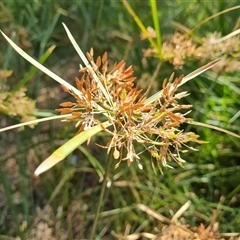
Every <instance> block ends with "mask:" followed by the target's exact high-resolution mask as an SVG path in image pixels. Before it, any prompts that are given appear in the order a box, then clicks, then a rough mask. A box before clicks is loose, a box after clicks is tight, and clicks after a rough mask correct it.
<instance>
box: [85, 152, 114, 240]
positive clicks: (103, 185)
mask: <svg viewBox="0 0 240 240" xmlns="http://www.w3.org/2000/svg"><path fill="white" fill-rule="evenodd" d="M112 159H113V155H112V149H111V151H110V152H109V154H108V160H107V168H106V171H105V174H104V179H103V183H102V188H101V192H100V196H99V199H98V203H97V211H96V214H95V218H94V222H93V228H92V231H91V235H90V238H89V239H90V240H93V239H94V236H95V234H96V227H97V223H98V218H99V214H100V210H101V205H102V202H103V196H104V193H105V190H106V186H107V180H108V176H109V173H110V169H111V163H112Z"/></svg>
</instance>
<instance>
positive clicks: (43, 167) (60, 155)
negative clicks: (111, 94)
mask: <svg viewBox="0 0 240 240" xmlns="http://www.w3.org/2000/svg"><path fill="white" fill-rule="evenodd" d="M110 125H111V123H110V122H109V121H106V122H104V123H100V124H98V125H96V126H94V127H92V128H90V129H88V130H85V131H84V132H82V133H80V134H78V135H77V136H75V137H73V138H71V139H70V140H69V141H67V142H66V143H64V144H63V145H62V146H61V147H59V148H58V149H57V150H56V151H55V152H54V153H52V155H51V156H49V157H48V158H47V159H46V160H45V161H44V162H42V163H41V164H40V165H39V166H38V168H37V169H36V170H35V172H34V174H35V175H36V176H38V175H39V174H41V173H43V172H45V171H47V170H49V169H50V168H52V167H53V166H54V165H56V164H57V163H59V162H60V161H62V160H63V159H64V158H65V157H67V156H68V155H69V154H70V153H71V152H72V151H74V150H75V149H76V148H77V147H78V146H79V145H81V144H82V143H84V142H85V141H87V140H88V139H89V138H90V137H92V136H93V135H95V134H97V133H98V132H100V131H102V130H103V128H107V127H109V126H110Z"/></svg>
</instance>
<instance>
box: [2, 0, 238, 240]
mask: <svg viewBox="0 0 240 240" xmlns="http://www.w3.org/2000/svg"><path fill="white" fill-rule="evenodd" d="M237 2H238V1H203V2H202V1H194V2H192V1H158V2H157V3H158V16H159V21H160V27H161V36H162V41H163V42H167V41H170V39H171V38H172V37H173V36H174V34H175V33H176V32H178V33H181V34H185V33H186V32H188V30H190V29H194V27H196V26H197V25H198V24H199V23H201V22H203V21H204V20H206V22H205V23H203V24H202V25H200V26H199V27H198V28H196V29H195V30H194V31H193V32H192V34H191V35H190V37H189V39H190V40H191V41H193V42H195V44H196V46H198V47H202V50H201V51H202V52H201V53H202V55H201V56H203V55H204V56H205V57H204V58H203V57H199V56H197V55H191V56H186V58H185V59H184V63H183V64H182V65H180V66H178V65H176V64H175V65H174V64H172V63H171V61H170V62H169V61H165V62H162V64H161V67H160V70H159V71H158V72H157V76H156V77H155V81H154V84H152V88H151V92H152V93H153V92H156V91H157V90H158V89H161V85H162V82H163V80H164V79H165V78H169V76H170V75H171V73H172V72H175V75H176V76H180V75H181V74H188V73H190V72H192V71H193V70H195V69H197V68H198V67H200V66H201V65H203V64H205V63H207V62H209V61H211V60H214V59H216V58H219V57H222V58H224V59H225V62H223V63H222V65H221V67H219V68H216V69H213V70H212V71H208V72H207V73H205V74H202V75H201V76H199V77H197V78H195V79H194V80H192V81H190V82H189V83H187V84H186V85H184V86H182V87H181V89H183V90H186V91H188V92H190V93H191V95H190V96H188V97H187V98H186V99H185V101H187V102H186V103H190V104H192V105H193V110H192V112H191V114H190V117H192V118H194V120H196V121H199V122H204V123H210V124H213V125H216V126H219V127H222V128H225V129H228V130H231V131H234V132H235V133H237V134H239V133H240V130H239V124H240V119H239V106H240V97H239V95H240V86H239V83H240V81H239V75H240V74H239V66H240V64H239V53H240V43H239V37H236V36H235V37H234V40H232V42H230V43H229V42H228V44H226V42H224V43H223V44H222V45H221V46H220V47H219V48H220V49H221V51H220V50H219V48H218V49H217V50H216V49H213V48H208V45H207V44H206V43H207V42H206V41H205V39H206V38H207V39H208V37H209V36H210V35H209V34H212V35H211V36H214V35H213V34H214V33H215V36H219V38H221V37H223V36H226V35H227V34H229V33H231V32H233V31H235V30H237V29H238V28H239V25H240V18H239V11H240V10H239V8H238V9H237V8H236V9H235V10H232V11H229V12H226V13H224V14H221V15H217V16H215V17H214V18H212V19H209V20H208V17H210V16H212V15H214V14H217V13H219V12H221V11H223V10H226V9H229V8H231V7H234V6H237ZM129 3H130V4H131V6H132V8H133V9H134V11H135V12H136V14H137V15H138V16H139V18H140V19H141V21H142V22H143V23H144V25H145V26H146V27H147V26H151V27H153V21H152V12H151V8H150V5H149V2H148V1H138V0H136V1H129ZM61 22H64V23H65V24H66V25H67V26H68V28H69V29H70V30H71V32H72V34H73V35H74V37H75V39H76V40H77V42H78V44H79V45H80V46H81V48H82V50H83V51H84V52H86V51H89V49H90V48H91V47H93V49H94V51H95V56H98V55H102V54H103V53H104V52H105V51H107V52H108V59H109V62H110V65H112V64H114V63H115V62H119V61H120V60H122V59H124V60H125V61H126V62H127V64H128V65H133V67H134V70H135V76H137V84H139V86H140V87H141V88H144V89H147V87H148V86H149V82H150V79H151V78H152V76H153V75H154V72H155V70H156V68H157V65H158V63H159V62H160V60H159V58H156V57H148V58H146V57H144V55H143V49H148V48H149V47H150V44H149V42H148V41H147V40H144V41H142V40H141V38H140V33H141V31H140V29H139V28H138V26H137V24H136V23H135V22H134V20H133V18H132V16H131V15H130V14H129V13H128V11H127V10H126V8H125V7H124V5H123V3H122V2H121V1H116V0H108V1H104V0H101V1H93V0H89V1H54V0H51V1H46V2H45V3H44V4H43V2H42V1H32V2H31V1H28V2H26V1H5V0H3V1H1V3H0V28H1V30H2V31H3V32H4V33H5V34H7V35H8V36H9V37H10V38H11V39H12V40H13V41H14V42H16V43H17V44H18V45H19V46H20V47H21V48H22V49H24V50H25V51H26V52H27V53H28V54H30V55H31V56H33V57H34V58H35V59H40V58H41V57H42V56H45V58H48V59H47V60H46V59H42V61H43V62H44V65H45V66H47V67H48V68H50V69H51V70H52V71H53V72H56V73H57V74H58V75H59V76H61V77H62V78H63V79H65V80H67V81H68V82H69V83H73V84H74V79H75V77H78V76H80V73H79V64H80V59H79V58H78V56H77V54H76V53H75V51H74V49H73V47H72V45H71V44H70V41H69V40H68V37H67V35H66V33H65V31H64V28H63V27H62V24H61ZM188 33H189V32H188ZM218 33H219V34H220V35H216V34H218ZM188 36H189V35H188ZM180 40H181V39H180ZM180 40H179V41H180ZM0 43H1V44H0V63H1V65H0V69H1V72H0V111H1V119H0V124H1V128H2V127H5V126H9V125H12V124H15V123H18V122H19V121H27V120H29V119H32V118H33V117H43V116H50V115H51V114H52V113H55V112H54V109H56V108H58V107H59V103H61V102H64V101H66V100H67V99H70V97H69V96H68V94H66V93H64V92H63V91H62V89H61V87H60V86H59V85H58V84H56V83H55V82H53V81H52V80H51V79H49V78H48V77H47V76H46V75H44V74H42V73H41V72H39V71H34V69H33V68H32V66H31V65H30V64H29V63H28V62H26V61H25V60H24V59H23V58H22V57H21V56H19V55H18V54H17V53H16V52H15V51H14V50H13V49H12V48H11V46H10V45H9V44H8V43H7V42H6V41H5V39H4V38H3V37H1V38H0ZM204 43H205V45H204ZM53 45H55V46H56V47H55V48H54V50H53V49H51V50H50V52H46V51H47V49H48V48H50V47H52V46H53ZM203 49H204V50H205V51H203ZM52 50H53V51H52ZM175 54H176V55H177V54H178V53H175ZM49 55H51V56H49ZM163 57H164V56H163ZM228 63H230V64H228ZM229 68H230V70H229ZM6 70H8V71H6ZM23 88H25V89H26V90H24V89H23ZM6 94H7V95H6ZM24 94H26V96H25V95H24ZM30 99H32V100H31V101H30ZM4 101H5V102H4ZM34 103H35V104H36V105H35V107H34ZM182 127H183V129H184V128H185V129H188V130H191V131H194V132H196V133H197V134H198V135H200V137H201V139H202V140H205V141H208V142H209V143H208V144H205V145H201V146H197V148H198V149H199V151H198V152H188V153H186V154H185V155H184V159H185V160H186V161H187V162H186V163H185V164H184V168H180V167H179V166H178V165H177V164H174V163H172V164H171V165H172V166H174V169H167V168H166V169H163V172H164V175H161V174H160V173H158V174H157V175H156V174H155V173H154V171H153V170H152V167H151V161H150V159H149V156H148V155H142V158H141V163H142V164H143V166H144V169H143V170H139V169H138V168H137V166H135V165H131V167H130V168H129V167H127V166H126V165H125V164H121V165H120V167H119V168H118V169H117V170H114V165H113V167H112V173H111V174H112V176H111V179H112V185H111V186H110V187H109V188H108V189H107V191H106V194H105V197H104V206H103V212H102V213H101V216H100V221H99V224H98V232H97V234H98V238H99V239H113V238H114V237H113V235H112V234H113V233H112V231H114V232H115V233H117V234H119V235H124V234H125V235H126V236H127V235H129V234H133V233H136V234H139V233H142V232H148V233H152V234H158V233H159V232H161V231H162V227H163V225H164V222H163V221H160V220H158V219H156V218H155V217H153V216H152V215H151V214H148V213H146V212H145V211H142V210H141V209H140V208H139V205H137V204H144V205H146V206H147V207H148V208H150V209H152V210H154V211H156V212H157V213H158V214H162V215H163V216H165V217H166V218H168V219H171V218H172V216H173V215H174V213H176V212H177V211H178V210H179V209H180V208H181V207H182V206H183V205H184V204H185V203H186V202H187V201H188V200H190V201H191V205H190V207H189V208H188V209H187V210H186V211H184V212H183V214H182V216H181V218H182V219H178V220H179V221H180V222H181V224H183V225H186V226H187V225H189V226H191V227H192V228H193V227H195V230H196V231H198V232H199V231H202V229H204V227H203V226H202V225H200V224H201V223H203V224H204V226H205V227H207V226H209V224H211V223H212V225H211V227H213V225H214V224H215V225H214V226H215V228H216V222H218V223H219V227H218V230H219V232H221V233H226V232H228V233H234V232H240V227H239V226H240V210H239V209H240V208H239V207H240V182H239V170H240V165H239V156H240V154H239V149H240V141H239V139H236V138H233V137H230V136H228V135H226V134H223V133H220V132H217V131H214V130H209V129H207V128H203V127H193V126H191V125H184V126H182ZM74 133H75V129H74V126H73V124H65V123H61V122H60V121H54V122H53V121H49V122H45V123H41V124H39V125H37V126H35V127H34V129H31V128H28V127H26V128H25V129H24V130H23V131H17V130H11V131H6V132H2V133H0V143H1V144H0V234H1V236H0V238H1V239H15V237H19V238H21V239H87V238H88V236H89V232H90V229H91V226H92V220H93V217H94V212H95V208H96V201H97V198H98V196H99V192H100V187H101V184H100V183H99V172H101V168H103V169H104V168H105V165H106V164H105V163H106V158H107V154H106V151H105V149H101V148H99V147H97V146H96V145H95V142H97V143H99V144H106V142H107V141H108V138H107V136H106V135H105V133H101V134H99V135H98V136H97V137H94V138H93V139H92V141H91V143H90V144H89V145H86V144H84V145H82V146H81V147H79V149H78V150H76V151H75V152H74V153H73V154H72V155H70V156H69V157H68V158H67V159H66V160H65V161H63V162H61V163H59V164H58V165H57V166H56V167H54V168H53V169H51V170H50V171H48V172H47V173H44V174H43V175H42V176H40V177H38V178H36V177H34V176H33V172H34V170H35V169H36V167H37V166H38V165H39V164H40V163H41V162H42V161H43V160H44V159H45V158H46V157H47V156H49V155H50V154H51V153H52V152H53V151H54V150H55V149H56V148H57V147H58V146H60V145H61V144H63V143H64V142H65V141H67V140H68V139H70V138H71V137H72V136H74ZM194 147H195V146H194ZM165 224H166V222H165ZM200 226H201V227H200ZM189 228H190V227H189ZM163 229H165V230H163V231H165V232H164V234H165V235H164V236H165V237H166V236H168V235H167V234H168V233H169V232H171V231H173V230H172V229H170V228H167V230H166V228H163ZM171 233H172V232H171ZM136 236H137V237H139V236H140V235H136ZM164 236H159V239H165V238H160V237H164ZM142 237H143V236H142ZM145 237H146V236H145ZM143 238H144V237H143ZM135 239H136V238H135ZM166 239H171V236H168V237H167V238H166ZM173 239H174V238H173ZM176 239H180V238H176ZM206 239H208V238H206Z"/></svg>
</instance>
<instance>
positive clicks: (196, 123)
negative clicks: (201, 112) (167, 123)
mask: <svg viewBox="0 0 240 240" xmlns="http://www.w3.org/2000/svg"><path fill="white" fill-rule="evenodd" d="M188 124H192V125H195V126H201V127H206V128H210V129H214V130H217V131H219V132H223V133H226V134H228V135H231V136H233V137H236V138H240V135H238V134H236V133H234V132H231V131H228V130H226V129H223V128H220V127H217V126H214V125H211V124H207V123H201V122H195V121H189V122H188Z"/></svg>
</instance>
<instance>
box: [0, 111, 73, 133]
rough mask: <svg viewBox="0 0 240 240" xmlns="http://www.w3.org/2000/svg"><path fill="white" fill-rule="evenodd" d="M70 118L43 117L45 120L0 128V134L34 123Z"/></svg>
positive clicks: (63, 116)
mask: <svg viewBox="0 0 240 240" xmlns="http://www.w3.org/2000/svg"><path fill="white" fill-rule="evenodd" d="M70 116H71V114H64V115H55V116H50V117H45V118H41V119H35V120H32V121H28V122H24V123H18V124H15V125H11V126H8V127H4V128H0V132H4V131H8V130H11V129H15V128H19V127H24V126H27V125H31V124H36V123H40V122H46V121H50V120H56V119H62V118H67V117H70Z"/></svg>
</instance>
